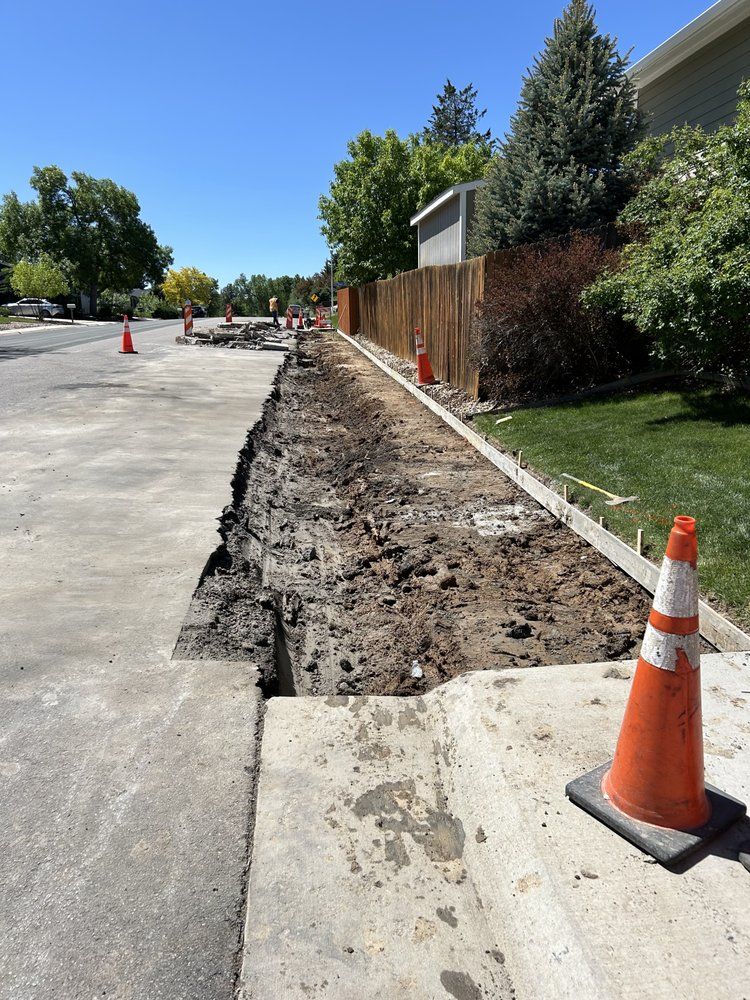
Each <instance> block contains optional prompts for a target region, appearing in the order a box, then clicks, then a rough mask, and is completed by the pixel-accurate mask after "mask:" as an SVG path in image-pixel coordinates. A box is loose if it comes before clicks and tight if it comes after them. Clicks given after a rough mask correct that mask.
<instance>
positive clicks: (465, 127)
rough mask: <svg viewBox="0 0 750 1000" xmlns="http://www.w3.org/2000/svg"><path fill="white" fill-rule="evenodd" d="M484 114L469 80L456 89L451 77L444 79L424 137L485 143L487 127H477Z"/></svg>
mask: <svg viewBox="0 0 750 1000" xmlns="http://www.w3.org/2000/svg"><path fill="white" fill-rule="evenodd" d="M486 114H487V109H486V108H484V110H483V111H480V110H479V108H478V107H477V89H476V87H474V86H473V85H472V84H471V83H470V84H468V86H466V87H464V88H463V89H462V90H458V89H457V88H456V87H455V86H454V85H453V84H452V83H451V81H450V80H446V81H445V85H444V87H443V91H442V93H440V94H438V96H437V104H433V105H432V114H431V115H430V120H429V121H428V123H427V127H426V128H425V130H424V137H425V139H426V140H427V141H428V142H433V143H437V144H438V145H443V146H449V147H456V146H464V145H466V144H470V145H479V146H488V145H489V144H490V143H491V141H492V135H491V132H490V130H489V129H487V131H486V132H479V131H478V130H477V126H478V124H479V122H480V121H481V120H482V118H484V116H485V115H486Z"/></svg>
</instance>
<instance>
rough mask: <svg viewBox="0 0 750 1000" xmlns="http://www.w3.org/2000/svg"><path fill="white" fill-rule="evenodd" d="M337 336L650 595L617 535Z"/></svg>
mask: <svg viewBox="0 0 750 1000" xmlns="http://www.w3.org/2000/svg"><path fill="white" fill-rule="evenodd" d="M336 332H337V333H338V334H339V336H340V337H342V338H343V339H344V340H346V342H347V343H349V344H352V345H353V346H354V347H356V349H357V350H358V351H360V352H361V353H362V354H364V356H365V357H366V358H368V359H369V360H370V361H372V363H373V364H374V365H376V366H377V367H378V368H380V370H381V371H383V372H385V373H386V374H387V375H390V377H391V378H392V379H393V380H394V381H396V382H398V383H399V384H400V385H402V386H403V387H404V389H406V390H407V392H410V393H411V394H412V396H414V397H416V398H417V399H418V400H419V401H420V402H421V403H422V404H423V405H424V406H426V407H427V408H428V409H430V410H432V412H433V413H435V414H436V415H437V416H438V417H440V419H441V420H443V421H444V422H445V423H446V424H448V426H449V427H452V428H453V430H454V431H456V432H457V433H458V434H460V435H461V437H463V438H465V439H466V440H467V441H468V442H469V444H471V445H472V446H473V447H474V448H476V450H477V451H478V452H480V453H481V454H482V455H484V457H485V458H486V459H488V460H489V461H490V462H492V464H493V465H494V466H495V467H496V468H498V469H499V470H500V471H501V472H503V473H504V474H505V475H506V476H507V477H508V478H509V479H512V480H513V481H514V482H515V483H517V484H518V485H519V486H520V487H521V489H522V490H524V491H525V492H526V493H528V494H529V496H531V497H533V498H534V499H535V500H536V501H537V502H538V503H540V504H541V505H542V506H543V507H545V508H546V509H547V510H548V511H549V512H550V513H551V514H554V515H555V517H557V518H559V519H560V520H561V521H563V522H564V523H565V524H566V525H567V526H568V527H569V528H571V529H572V530H573V531H575V533H576V534H577V535H580V537H581V538H584V539H585V540H586V541H587V542H588V543H589V544H590V545H592V546H593V547H594V548H595V549H597V551H599V552H601V553H602V555H604V556H606V557H607V559H609V561H610V562H612V563H614V564H615V566H618V567H619V568H620V569H621V570H624V572H625V573H627V574H628V576H630V577H632V579H634V580H635V581H636V582H637V583H639V584H640V585H641V586H642V587H644V588H645V589H646V590H647V591H648V592H649V593H650V594H653V593H654V591H655V590H656V584H657V581H658V579H659V567H657V566H655V565H654V564H653V563H652V562H649V560H648V559H646V558H644V557H643V556H641V555H638V553H637V552H636V551H635V549H632V548H631V547H630V546H629V545H628V544H626V543H625V542H623V541H622V540H621V539H619V538H618V537H617V536H616V535H613V534H612V533H611V532H610V531H607V529H606V528H603V527H601V525H599V524H597V522H596V521H593V520H592V519H591V518H590V517H588V516H587V515H586V514H584V513H583V511H581V510H579V509H578V508H577V507H574V506H573V505H572V504H569V503H567V502H566V501H565V500H563V498H562V497H561V496H559V495H558V494H557V493H555V492H554V491H553V490H551V489H550V488H549V487H548V486H545V485H544V483H542V482H540V481H539V480H538V479H536V478H535V477H534V476H532V475H530V473H528V472H525V471H524V470H523V469H521V468H519V466H518V465H517V464H516V463H515V462H514V461H513V460H512V459H511V458H509V457H508V455H504V454H503V453H502V452H501V451H498V449H497V448H494V447H493V446H492V445H491V444H489V443H488V442H487V441H485V440H484V438H483V437H481V436H480V435H479V434H477V432H476V431H473V430H472V429H471V428H470V427H467V426H466V425H465V424H464V423H462V422H461V421H460V420H459V419H458V417H455V416H454V415H453V414H452V413H450V412H449V411H448V410H446V409H445V407H443V406H441V405H440V404H439V403H436V402H435V400H434V399H432V398H431V397H430V396H427V395H426V394H425V393H423V392H421V391H420V389H419V388H418V387H417V386H416V385H414V383H413V382H410V381H409V380H408V379H406V378H404V376H403V375H400V374H399V373H398V372H396V371H394V370H393V369H392V368H389V367H388V365H386V364H385V363H384V362H382V361H381V360H380V359H379V358H376V357H375V355H374V354H371V353H370V351H368V350H367V348H365V347H363V346H362V345H361V344H358V343H357V341H356V340H354V339H353V338H352V337H350V336H348V335H347V334H345V333H341V331H338V330H337V331H336ZM699 609H700V627H701V635H703V636H704V638H706V639H707V640H708V641H709V642H710V643H711V644H712V645H714V646H715V647H716V648H717V649H718V650H720V651H721V652H724V653H727V652H742V651H745V650H750V635H747V634H746V633H745V632H743V631H742V630H741V629H740V628H738V627H737V626H736V625H734V624H733V623H732V622H730V621H728V620H727V619H726V618H724V616H723V615H721V614H719V612H718V611H716V610H715V609H714V608H712V607H711V606H710V605H709V604H707V603H706V602H705V601H701V602H700V606H699Z"/></svg>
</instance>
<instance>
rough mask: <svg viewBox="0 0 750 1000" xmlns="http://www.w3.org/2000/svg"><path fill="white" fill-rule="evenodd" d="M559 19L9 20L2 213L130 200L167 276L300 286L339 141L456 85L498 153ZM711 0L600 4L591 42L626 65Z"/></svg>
mask: <svg viewBox="0 0 750 1000" xmlns="http://www.w3.org/2000/svg"><path fill="white" fill-rule="evenodd" d="M562 6H563V0H523V2H518V0H512V2H507V0H506V2H500V3H498V2H497V0H494V2H490V0H477V2H466V3H462V4H455V3H446V2H443V0H436V2H431V3H427V2H423V3H414V2H409V0H379V2H377V3H376V2H370V3H362V2H357V0H354V2H349V3H341V2H339V0H335V2H333V3H331V4H326V3H303V2H300V0H294V2H291V3H290V2H287V3H284V4H281V3H268V2H265V3H257V2H247V0H218V2H215V3H213V4H211V3H205V2H201V3H198V2H196V0H183V2H181V3H179V4H175V3H167V2H166V0H151V2H148V3H146V2H144V0H126V2H124V3H116V2H110V0H107V2H102V0H96V2H92V0H68V2H67V3H65V4H60V3H57V2H55V3H53V2H52V0H36V2H29V3H8V4H6V5H5V13H4V15H3V55H2V64H3V70H4V73H3V78H4V81H5V84H4V91H5V94H6V97H7V98H8V108H9V109H10V110H9V111H8V113H7V114H6V115H5V122H4V128H3V138H2V140H0V142H2V147H1V148H2V154H1V155H0V193H2V192H6V191H8V190H10V189H15V190H16V191H17V192H18V194H19V195H20V196H22V197H28V196H29V189H28V184H27V182H28V178H29V176H30V174H31V169H32V167H33V166H34V165H35V164H38V165H40V166H42V165H47V164H50V163H56V164H58V165H59V166H60V167H62V168H63V169H64V170H66V171H70V170H75V169H78V170H83V171H85V172H87V173H90V174H93V175H94V176H104V177H112V178H113V179H114V180H116V181H117V182H118V183H120V184H123V185H124V186H125V187H128V188H130V189H131V190H133V191H135V193H136V194H137V195H138V198H139V200H140V202H141V206H142V214H143V217H144V218H145V219H146V221H148V222H149V223H150V224H151V225H152V226H153V227H154V229H155V230H156V233H157V236H158V238H159V240H160V241H161V242H163V243H168V244H170V245H171V246H172V247H174V252H175V262H176V264H177V265H178V266H182V265H185V264H191V265H195V266H197V267H200V268H202V269H203V270H205V271H207V272H208V273H209V274H211V275H213V276H215V277H217V278H218V279H219V280H220V282H221V283H222V284H223V283H225V282H226V281H229V280H230V279H231V278H233V277H235V276H236V275H237V274H239V272H240V271H244V272H245V273H246V274H250V273H256V272H263V273H266V274H271V275H275V274H283V273H292V274H293V273H296V272H301V273H310V272H311V271H314V270H317V269H318V267H320V266H321V264H322V262H323V260H324V259H325V256H326V248H325V245H324V242H323V239H322V237H321V236H320V232H319V228H318V221H317V218H316V217H317V200H318V196H319V194H320V193H321V192H322V191H325V190H326V189H327V187H328V183H329V181H330V178H331V166H332V164H333V162H334V161H335V160H338V159H341V158H342V157H343V156H344V155H345V153H346V142H347V139H349V138H350V137H352V136H353V135H355V134H356V133H357V132H359V131H361V130H362V129H364V128H369V129H372V130H373V131H375V132H383V131H384V130H385V129H386V128H394V129H396V131H397V132H399V133H400V134H403V135H406V134H408V133H409V132H411V131H417V130H419V129H420V128H421V127H422V126H423V125H424V124H425V122H426V120H427V118H428V117H429V114H430V110H431V104H432V102H433V100H434V98H435V94H436V93H437V92H438V91H439V90H441V89H442V84H443V82H444V80H445V78H446V76H449V77H450V78H451V79H452V80H453V82H454V83H455V84H456V85H457V86H463V85H464V84H466V83H467V82H469V81H471V82H473V83H474V85H475V86H477V87H478V89H479V98H480V101H481V102H482V105H483V106H486V107H487V108H488V113H487V118H486V121H487V124H488V125H489V126H490V127H491V128H492V130H493V133H495V134H502V133H503V132H504V131H505V129H506V127H507V124H508V120H509V117H510V115H511V114H512V112H513V110H514V108H515V105H516V100H517V98H518V93H519V88H520V80H521V74H522V73H523V71H524V70H525V69H526V68H527V66H528V65H529V63H530V62H531V60H532V58H533V56H534V54H535V53H536V52H537V51H538V50H539V49H540V48H541V47H542V46H543V43H544V39H545V36H546V35H547V34H548V33H549V31H550V28H551V26H552V23H553V20H554V18H555V16H556V15H558V14H559V12H560V10H561V8H562ZM707 6H709V0H601V2H600V3H598V4H596V8H597V12H598V21H599V26H600V28H602V29H603V30H606V31H609V32H610V33H612V34H615V35H617V36H618V38H619V40H620V45H621V49H622V50H627V49H630V48H632V49H633V50H634V52H633V55H634V57H635V58H638V57H640V56H642V55H645V54H646V53H647V52H649V51H650V50H651V49H652V48H654V47H655V46H656V45H658V44H659V43H660V42H662V41H663V40H664V39H665V38H667V37H668V36H669V35H671V34H673V33H674V32H675V31H676V30H677V29H679V28H680V27H682V26H683V25H684V24H686V23H687V22H688V21H689V20H691V19H692V18H693V17H695V16H697V15H698V14H699V13H701V11H702V10H704V9H705V8H706V7H707Z"/></svg>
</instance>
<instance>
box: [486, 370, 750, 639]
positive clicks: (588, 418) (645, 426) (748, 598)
mask: <svg viewBox="0 0 750 1000" xmlns="http://www.w3.org/2000/svg"><path fill="white" fill-rule="evenodd" d="M497 419H498V414H485V415H483V416H479V417H477V418H475V423H476V425H477V427H478V428H479V429H480V430H481V431H482V432H483V433H485V434H487V435H488V436H490V437H493V438H495V439H496V440H497V441H498V442H500V444H501V446H502V447H503V449H504V450H507V451H511V450H512V451H515V450H517V449H518V448H521V449H523V455H524V464H526V463H527V462H528V465H529V467H530V468H531V470H532V471H534V470H536V471H538V472H539V473H542V474H543V475H546V476H547V477H549V478H550V479H552V480H554V481H555V483H554V486H555V488H557V489H558V490H559V492H561V493H562V484H563V483H565V482H566V480H564V479H559V476H560V473H562V472H568V473H570V474H571V475H574V476H576V477H577V478H578V479H585V480H587V481H588V482H590V483H595V484H596V485H597V486H602V487H604V489H607V490H609V491H610V492H612V493H617V494H619V495H621V496H631V495H633V494H636V495H637V496H638V497H639V499H638V500H637V501H636V502H634V503H630V504H625V505H624V506H621V507H608V506H607V505H606V503H605V498H604V497H601V496H599V495H598V494H596V493H593V492H592V491H590V490H586V489H584V488H583V487H580V486H577V485H576V484H574V483H568V485H569V499H570V500H571V502H573V503H575V504H577V505H579V506H581V507H583V508H587V509H589V510H590V513H591V515H592V516H593V517H597V518H598V517H600V516H601V515H603V516H604V519H605V521H604V523H605V526H606V527H607V528H609V530H610V531H613V532H614V533H615V534H617V535H619V536H620V537H621V538H623V539H625V541H627V542H628V543H629V544H631V545H632V546H635V537H636V529H637V528H643V529H644V539H645V542H646V545H647V547H646V549H645V554H646V555H647V556H649V558H651V559H653V560H654V561H657V562H658V561H660V560H661V556H662V555H663V552H664V546H665V543H666V539H667V535H668V533H669V527H670V526H671V524H672V521H673V519H674V515H675V514H690V515H692V516H694V517H695V518H697V520H698V529H699V536H698V538H699V553H700V561H699V570H700V578H701V591H702V593H703V594H704V595H705V596H706V597H707V598H709V599H714V600H717V601H718V602H719V603H720V604H724V605H725V606H726V607H727V608H728V609H729V610H730V611H731V612H733V617H735V618H736V619H737V620H738V622H740V623H741V624H743V625H748V624H750V398H749V397H748V396H747V394H739V393H736V392H727V391H726V390H722V389H714V388H710V389H696V390H687V389H686V390H685V391H669V392H663V391H641V392H638V393H634V394H628V395H622V396H616V397H608V398H606V399H599V400H586V401H581V402H578V403H570V404H565V405H562V406H550V407H543V408H539V409H529V410H518V411H516V412H514V413H513V419H512V420H509V421H507V422H505V423H501V424H499V425H496V423H495V421H496V420H497Z"/></svg>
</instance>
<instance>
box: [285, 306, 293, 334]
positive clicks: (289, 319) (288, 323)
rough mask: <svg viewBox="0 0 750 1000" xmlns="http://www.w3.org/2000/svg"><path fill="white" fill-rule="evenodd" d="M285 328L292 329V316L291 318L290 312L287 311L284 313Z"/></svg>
mask: <svg viewBox="0 0 750 1000" xmlns="http://www.w3.org/2000/svg"><path fill="white" fill-rule="evenodd" d="M286 328H287V330H293V329H294V316H292V310H291V309H287V311H286Z"/></svg>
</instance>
